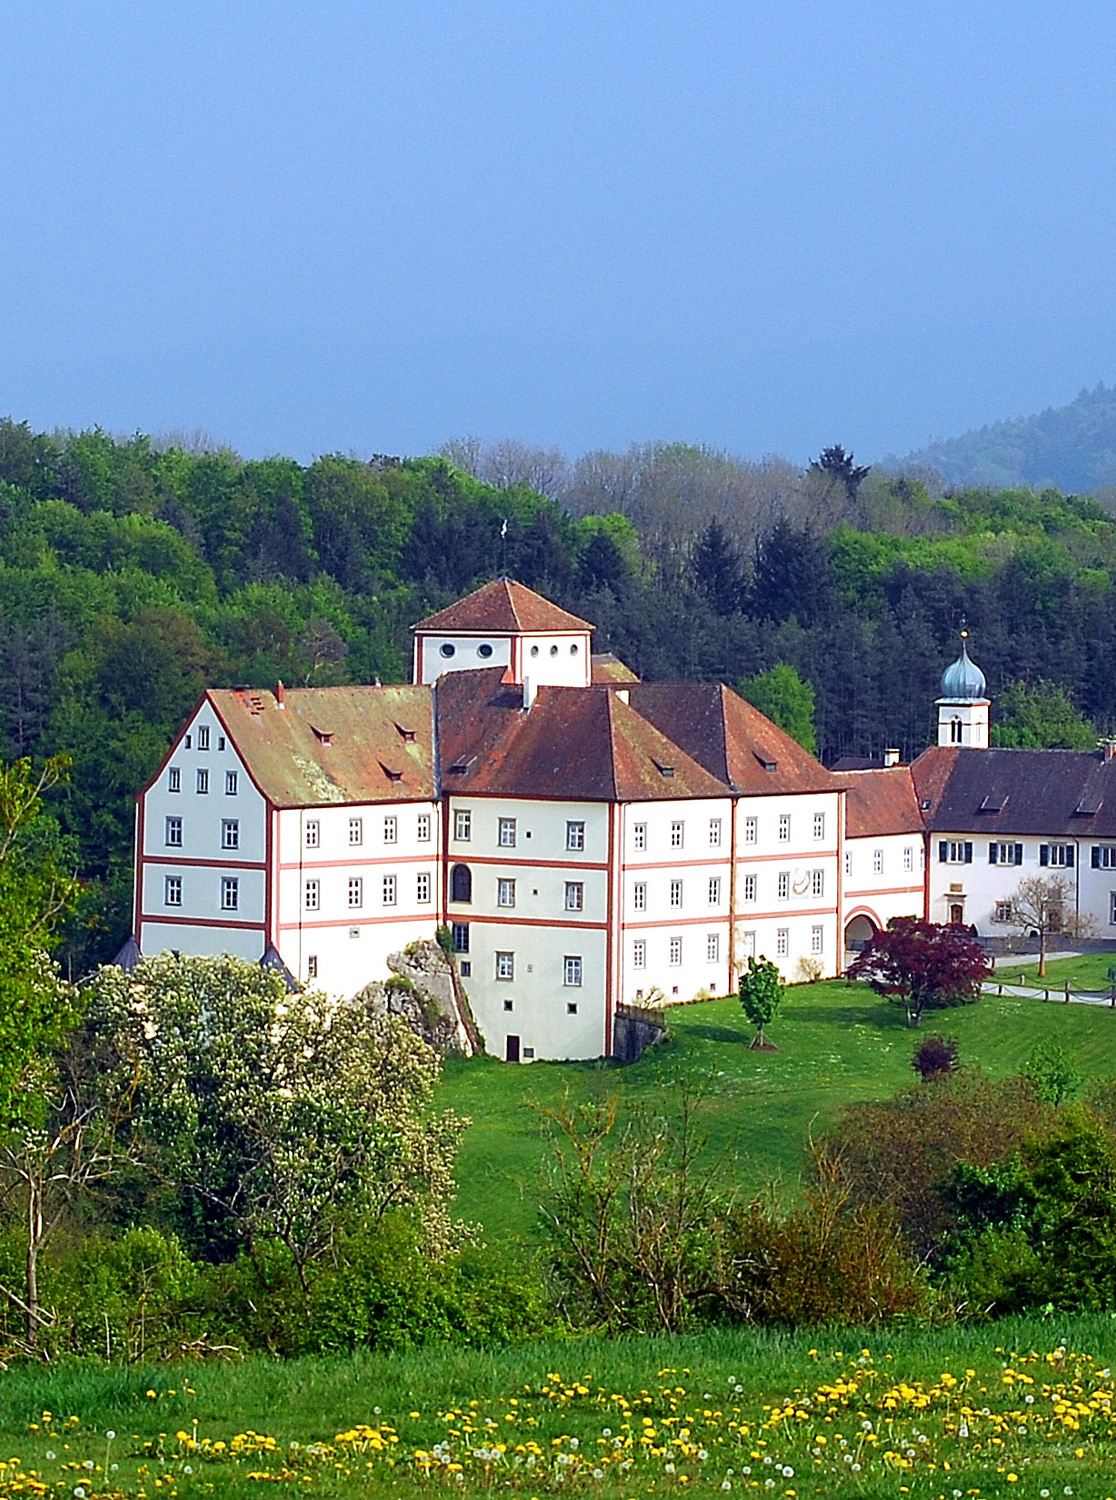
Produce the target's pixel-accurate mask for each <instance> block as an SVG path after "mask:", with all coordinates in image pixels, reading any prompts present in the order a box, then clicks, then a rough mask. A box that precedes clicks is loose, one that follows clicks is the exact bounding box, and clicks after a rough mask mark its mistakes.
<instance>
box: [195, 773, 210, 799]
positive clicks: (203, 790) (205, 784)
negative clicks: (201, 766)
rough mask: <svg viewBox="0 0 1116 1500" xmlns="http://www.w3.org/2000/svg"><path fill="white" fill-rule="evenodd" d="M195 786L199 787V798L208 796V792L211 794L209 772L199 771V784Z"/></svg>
mask: <svg viewBox="0 0 1116 1500" xmlns="http://www.w3.org/2000/svg"><path fill="white" fill-rule="evenodd" d="M195 785H196V787H197V792H198V796H199V797H204V796H206V795H207V794H208V792H209V772H208V771H199V772H198V779H197V782H196V783H195Z"/></svg>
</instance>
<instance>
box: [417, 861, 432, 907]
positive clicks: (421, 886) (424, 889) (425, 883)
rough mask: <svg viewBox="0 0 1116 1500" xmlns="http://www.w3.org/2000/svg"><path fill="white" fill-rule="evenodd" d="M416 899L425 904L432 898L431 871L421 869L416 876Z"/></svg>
mask: <svg viewBox="0 0 1116 1500" xmlns="http://www.w3.org/2000/svg"><path fill="white" fill-rule="evenodd" d="M415 900H416V901H417V902H418V904H419V905H420V906H425V905H426V904H427V902H428V901H429V900H430V871H429V870H420V871H419V872H418V874H417V875H416V876H415Z"/></svg>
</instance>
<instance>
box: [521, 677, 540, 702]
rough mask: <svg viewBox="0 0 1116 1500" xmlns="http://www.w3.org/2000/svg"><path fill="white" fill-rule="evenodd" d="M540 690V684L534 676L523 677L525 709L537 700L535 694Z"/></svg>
mask: <svg viewBox="0 0 1116 1500" xmlns="http://www.w3.org/2000/svg"><path fill="white" fill-rule="evenodd" d="M538 690H539V685H538V683H537V682H536V681H535V679H534V678H533V677H524V679H523V707H524V708H525V709H529V708H530V707H531V704H532V703H534V701H535V694H536V693H537V692H538Z"/></svg>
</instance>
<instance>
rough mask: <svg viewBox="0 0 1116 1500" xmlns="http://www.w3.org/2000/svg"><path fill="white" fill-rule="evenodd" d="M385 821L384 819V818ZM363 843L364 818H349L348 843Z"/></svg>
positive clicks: (353, 844) (352, 844)
mask: <svg viewBox="0 0 1116 1500" xmlns="http://www.w3.org/2000/svg"><path fill="white" fill-rule="evenodd" d="M385 821H386V820H385ZM363 843H364V819H363V818H350V819H349V844H350V845H351V846H355V845H357V844H363Z"/></svg>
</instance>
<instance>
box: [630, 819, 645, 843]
mask: <svg viewBox="0 0 1116 1500" xmlns="http://www.w3.org/2000/svg"><path fill="white" fill-rule="evenodd" d="M632 848H633V849H646V848H647V824H646V823H634V824H633V825H632Z"/></svg>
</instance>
